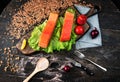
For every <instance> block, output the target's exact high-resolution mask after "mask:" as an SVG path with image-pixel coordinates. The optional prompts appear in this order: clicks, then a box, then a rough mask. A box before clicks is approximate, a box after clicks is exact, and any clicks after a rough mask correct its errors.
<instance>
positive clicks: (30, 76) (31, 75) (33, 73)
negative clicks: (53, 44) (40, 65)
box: [23, 70, 37, 82]
mask: <svg viewBox="0 0 120 82" xmlns="http://www.w3.org/2000/svg"><path fill="white" fill-rule="evenodd" d="M36 73H37V71H36V70H34V71H33V72H32V73H31V74H30V75H29V76H28V77H27V78H26V79H25V80H24V81H23V82H28V81H29V80H30V79H31V78H32V77H33V76H34V75H35V74H36Z"/></svg>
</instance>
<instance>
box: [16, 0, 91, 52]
mask: <svg viewBox="0 0 120 82" xmlns="http://www.w3.org/2000/svg"><path fill="white" fill-rule="evenodd" d="M61 1H62V2H63V4H65V3H66V1H67V2H69V3H66V4H69V5H68V6H65V7H63V6H61V7H58V6H57V5H56V6H54V9H55V10H56V11H58V12H54V11H55V10H54V11H52V10H51V11H50V12H48V13H47V14H49V15H48V17H46V18H44V21H42V22H41V21H39V24H38V25H37V26H34V28H33V30H32V31H30V32H29V33H27V34H26V35H25V36H23V37H22V38H21V39H20V41H19V42H18V43H17V45H16V46H17V48H18V49H19V50H20V51H21V52H22V53H23V54H31V53H33V52H36V51H44V52H46V53H52V52H53V51H60V50H68V51H69V50H71V49H72V45H73V44H75V42H76V40H77V39H78V37H80V36H82V35H83V34H84V33H85V32H86V31H87V30H88V29H89V25H88V24H87V22H86V20H87V17H86V16H85V15H81V16H79V15H80V14H78V12H77V11H76V9H75V8H74V7H73V4H74V3H78V2H77V1H74V0H73V1H72V0H61ZM61 1H59V0H58V3H61ZM38 2H39V1H38ZM47 3H48V2H47ZM54 5H55V4H54ZM40 13H41V12H40ZM40 17H41V16H40ZM41 19H42V18H41ZM40 22H41V23H40ZM33 25H34V24H33Z"/></svg>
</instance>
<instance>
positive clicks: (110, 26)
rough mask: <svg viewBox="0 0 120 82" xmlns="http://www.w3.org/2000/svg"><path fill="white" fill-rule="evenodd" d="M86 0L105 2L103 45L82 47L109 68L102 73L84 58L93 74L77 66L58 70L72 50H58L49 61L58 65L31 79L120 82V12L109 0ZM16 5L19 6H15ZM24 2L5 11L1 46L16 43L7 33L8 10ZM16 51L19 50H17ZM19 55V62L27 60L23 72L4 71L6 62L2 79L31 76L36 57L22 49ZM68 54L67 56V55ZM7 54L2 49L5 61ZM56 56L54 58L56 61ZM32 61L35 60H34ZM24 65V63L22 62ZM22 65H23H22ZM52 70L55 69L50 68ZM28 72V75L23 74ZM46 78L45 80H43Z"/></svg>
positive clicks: (17, 81) (5, 81) (101, 17)
mask: <svg viewBox="0 0 120 82" xmlns="http://www.w3.org/2000/svg"><path fill="white" fill-rule="evenodd" d="M86 1H87V2H92V3H94V4H101V5H102V12H101V13H100V14H99V21H100V27H101V31H102V41H103V46H101V47H97V48H89V49H81V52H83V53H84V54H85V55H86V56H87V57H88V58H90V59H91V60H93V61H95V62H96V63H98V64H100V65H102V66H104V67H106V68H107V69H108V71H107V72H103V71H101V70H100V69H98V68H96V67H95V66H93V65H92V64H90V63H89V62H86V61H84V60H80V62H81V63H82V64H83V65H84V66H87V67H89V68H90V69H91V70H93V71H94V73H95V75H94V76H88V75H87V74H86V73H85V72H84V71H82V70H81V69H77V68H75V67H74V68H72V69H71V71H70V72H69V73H65V72H62V71H60V70H58V69H57V68H59V67H60V66H61V65H63V64H65V63H66V62H67V61H66V60H65V56H66V55H67V56H70V55H71V54H72V51H73V50H72V51H71V52H66V51H62V52H60V53H58V52H55V53H54V54H51V55H50V58H49V60H50V62H54V61H56V62H57V63H59V66H58V67H56V68H54V69H52V68H49V69H47V70H46V71H44V72H41V73H38V74H36V75H35V76H34V77H33V78H32V79H31V80H30V82H42V81H43V82H106V81H108V82H120V79H119V77H120V64H119V62H120V54H119V53H120V38H119V37H120V21H119V19H120V11H119V10H118V9H117V7H116V6H115V5H114V4H113V3H112V2H111V1H110V0H86ZM16 4H17V5H16ZM21 4H24V3H23V2H22V3H19V1H18V0H17V1H15V0H12V2H11V3H10V4H9V5H8V6H7V8H6V9H5V10H4V11H3V13H2V15H1V16H0V48H5V47H11V46H13V45H15V44H16V42H17V41H16V42H15V43H12V42H11V40H9V38H10V37H9V36H7V35H5V34H4V32H5V31H6V29H5V28H7V27H8V24H9V21H10V15H9V14H8V13H10V12H12V13H13V14H14V12H13V9H14V8H19V7H20V5H21ZM14 51H17V50H16V49H15V50H14ZM15 53H16V54H17V55H18V56H20V58H21V59H20V60H19V61H16V62H22V59H23V60H24V63H25V62H27V64H25V66H23V67H24V69H25V70H24V71H21V70H20V72H17V73H12V72H9V71H7V72H4V71H3V67H4V64H6V63H5V62H4V64H3V65H2V66H1V67H0V82H22V81H23V80H24V79H25V78H26V76H28V75H29V74H30V73H31V72H32V71H33V69H34V67H35V65H34V64H33V63H34V62H36V60H37V58H34V59H33V60H31V59H29V56H24V55H22V54H21V53H19V52H15ZM35 54H36V56H45V57H48V56H49V55H47V54H45V53H35ZM65 54H66V55H65ZM5 58H6V55H5V54H3V50H0V60H3V61H5ZM54 58H56V59H57V60H56V59H55V60H53V59H54ZM31 62H33V63H31ZM19 65H21V63H19ZM21 67H22V66H21ZM51 69H52V71H50V70H51ZM24 74H25V75H24ZM56 74H57V75H58V78H57V81H56V80H53V78H54V77H55V76H56ZM41 78H43V80H42V79H41Z"/></svg>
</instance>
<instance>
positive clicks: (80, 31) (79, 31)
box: [75, 26, 84, 35]
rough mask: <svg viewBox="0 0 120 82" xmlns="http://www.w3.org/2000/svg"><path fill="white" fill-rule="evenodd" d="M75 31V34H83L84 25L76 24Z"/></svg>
mask: <svg viewBox="0 0 120 82" xmlns="http://www.w3.org/2000/svg"><path fill="white" fill-rule="evenodd" d="M75 33H76V34H77V35H83V34H84V27H83V26H76V27H75Z"/></svg>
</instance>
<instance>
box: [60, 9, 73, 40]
mask: <svg viewBox="0 0 120 82" xmlns="http://www.w3.org/2000/svg"><path fill="white" fill-rule="evenodd" d="M73 21H74V14H73V13H70V12H67V11H66V13H65V17H64V21H63V27H62V31H61V36H60V41H61V42H65V41H69V40H70V37H71V32H72V26H73Z"/></svg>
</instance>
